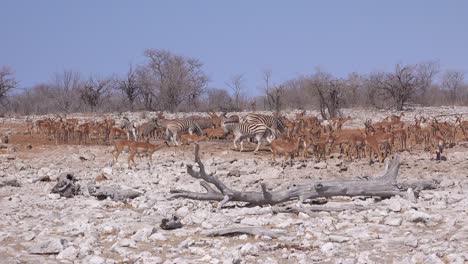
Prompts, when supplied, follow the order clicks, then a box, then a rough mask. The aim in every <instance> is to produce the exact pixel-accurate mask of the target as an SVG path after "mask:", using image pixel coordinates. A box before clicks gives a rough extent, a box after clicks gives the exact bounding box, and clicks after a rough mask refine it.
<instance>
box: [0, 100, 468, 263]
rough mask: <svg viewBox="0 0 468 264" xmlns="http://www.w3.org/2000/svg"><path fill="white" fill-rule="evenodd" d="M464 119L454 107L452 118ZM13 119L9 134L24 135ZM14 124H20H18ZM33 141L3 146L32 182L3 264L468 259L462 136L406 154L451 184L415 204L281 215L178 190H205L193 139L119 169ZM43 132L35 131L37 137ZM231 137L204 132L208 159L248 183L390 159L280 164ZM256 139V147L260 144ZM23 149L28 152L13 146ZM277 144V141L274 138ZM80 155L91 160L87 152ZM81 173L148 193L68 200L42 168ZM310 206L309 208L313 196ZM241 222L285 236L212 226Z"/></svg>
mask: <svg viewBox="0 0 468 264" xmlns="http://www.w3.org/2000/svg"><path fill="white" fill-rule="evenodd" d="M456 112H463V113H466V112H468V109H464V108H458V109H453V108H444V109H436V108H426V109H418V110H417V111H414V112H412V113H409V114H408V115H407V116H406V117H405V118H404V120H407V121H410V120H412V118H413V117H412V115H414V114H420V113H423V114H425V115H427V116H434V115H437V114H453V113H456ZM345 114H346V115H348V114H349V115H351V116H352V117H354V118H357V119H356V120H354V121H353V122H352V123H351V126H354V125H359V124H362V121H363V120H365V119H366V118H368V117H370V118H372V119H374V120H379V119H381V118H382V117H383V116H385V115H387V114H388V113H387V112H373V111H368V110H360V111H358V110H354V111H345ZM447 118H449V119H450V118H452V119H453V117H447ZM22 120H24V119H16V120H11V119H10V120H5V123H4V124H3V125H2V130H3V131H2V132H5V131H6V130H9V131H10V133H12V134H15V133H16V132H15V129H14V127H15V126H14V124H15V123H18V122H21V121H22ZM12 127H13V128H12ZM27 141H28V140H27V139H23V140H22V142H14V141H13V142H12V146H9V149H8V150H10V151H9V152H6V153H4V154H1V155H0V162H1V163H0V182H2V181H5V180H13V179H16V180H17V181H18V182H19V183H20V184H21V187H11V186H4V187H0V209H1V210H0V214H1V215H0V219H1V220H0V260H1V261H0V262H1V263H57V262H59V263H292V262H297V263H465V262H466V261H468V253H467V252H468V220H467V218H468V194H467V193H468V148H467V144H463V143H462V144H459V145H458V146H456V147H455V148H452V149H449V150H448V151H447V154H446V155H447V159H448V160H447V161H441V162H439V161H434V160H432V158H433V157H432V155H431V154H430V153H424V152H422V151H420V150H418V151H411V152H404V153H401V154H400V155H401V158H402V160H403V165H402V166H401V169H400V178H399V180H401V181H409V180H411V181H412V180H417V179H425V180H435V181H437V182H440V185H439V188H438V189H436V190H430V191H423V192H422V193H421V196H420V197H419V198H418V199H417V200H416V201H414V202H411V201H409V200H406V199H404V198H401V197H394V198H392V199H387V200H383V201H379V200H378V199H374V198H367V199H364V198H344V197H337V198H334V199H330V200H329V201H328V203H327V205H328V206H332V205H333V206H340V205H374V206H377V207H378V208H377V209H372V210H365V211H351V210H348V211H343V212H320V213H316V214H314V215H306V214H303V213H300V214H299V215H295V214H286V213H280V214H273V213H272V210H271V207H268V206H265V207H250V208H249V207H243V206H242V205H241V204H237V203H230V204H228V205H227V206H226V207H225V208H223V209H222V210H221V211H220V212H216V211H215V210H214V209H215V208H216V205H217V204H216V203H211V202H204V201H192V200H186V199H176V200H168V197H169V196H170V194H169V190H171V189H185V190H192V191H203V189H202V188H201V187H200V185H199V180H196V179H194V178H192V177H190V175H188V174H187V172H186V167H185V165H186V164H192V163H193V148H192V147H191V146H185V147H181V148H170V149H164V150H162V151H160V152H158V153H156V154H155V155H154V156H153V160H154V164H153V166H152V167H151V168H149V167H148V165H147V162H146V159H144V158H143V159H136V161H137V163H138V164H139V165H138V166H137V168H136V169H133V170H129V169H127V166H126V162H125V161H126V157H127V155H126V154H123V155H122V156H121V158H120V161H119V162H118V163H117V164H115V165H114V166H113V167H109V162H110V160H111V154H110V150H111V147H109V146H76V145H73V146H71V145H62V146H55V145H41V144H34V143H33V144H32V145H33V148H32V149H26V148H24V147H23V146H25V145H27V144H28V142H27ZM31 141H33V140H31ZM231 147H232V146H231V142H204V143H203V144H202V145H201V150H202V159H203V161H204V162H205V164H206V165H207V166H208V168H207V169H208V170H210V171H216V175H217V176H219V178H220V179H221V180H222V181H224V182H225V183H226V184H227V185H229V186H231V187H232V188H234V189H238V190H258V189H259V188H260V187H259V186H260V183H263V182H265V183H267V185H268V186H269V187H271V188H279V187H282V186H283V187H284V186H286V185H288V184H289V183H291V182H298V183H300V182H310V181H314V180H329V179H351V178H354V177H356V176H364V175H376V174H379V173H380V172H381V171H382V170H383V165H382V164H373V165H369V164H368V163H367V160H362V161H355V162H352V163H350V162H345V161H342V160H340V159H338V157H334V158H332V159H329V160H327V162H326V163H324V162H321V163H318V164H317V163H315V162H314V161H312V160H309V161H305V162H300V161H296V162H295V164H294V166H292V167H287V168H284V169H283V168H281V167H280V166H278V165H276V166H273V165H272V164H271V162H270V160H269V159H270V155H269V153H268V152H267V151H263V152H261V153H260V154H259V155H253V154H252V153H251V152H245V153H238V152H235V151H232V150H231ZM250 147H251V148H253V146H250ZM13 148H16V152H13V151H12V150H13ZM264 149H265V150H266V148H265V147H264ZM80 157H84V158H86V160H84V159H80ZM62 172H72V173H74V175H75V176H76V177H77V178H78V179H79V180H80V182H83V183H85V182H88V181H93V180H94V179H95V178H96V176H98V175H100V174H102V173H105V174H107V175H108V177H110V180H108V181H103V182H99V183H98V185H119V186H121V187H124V188H132V189H135V190H138V191H140V192H143V193H144V194H143V195H142V196H141V197H138V198H136V199H134V200H132V201H130V202H129V203H126V204H125V203H122V202H114V201H111V200H103V201H99V200H97V199H96V198H94V197H86V196H82V195H80V196H75V197H73V198H68V199H67V198H61V197H59V196H58V195H56V194H51V193H50V190H51V188H52V187H53V186H54V185H55V182H53V181H52V182H33V180H34V179H37V178H39V177H41V176H44V175H48V176H49V177H50V178H52V179H55V178H57V177H58V176H59V175H60V174H61V173H62ZM292 204H296V205H298V206H301V207H304V208H307V207H308V206H310V205H308V204H299V203H298V202H293V203H292ZM172 215H177V216H179V217H180V218H181V219H182V223H183V225H184V226H183V227H182V228H180V229H176V230H172V231H165V230H162V229H161V228H160V227H159V224H160V223H161V220H162V218H165V217H170V216H172ZM232 226H258V227H264V228H269V229H274V230H281V231H283V232H286V234H287V235H286V236H284V237H280V238H271V237H254V236H247V235H240V236H232V237H208V236H205V235H203V234H202V231H204V230H211V229H216V228H222V227H232Z"/></svg>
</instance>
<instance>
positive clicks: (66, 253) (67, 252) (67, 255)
mask: <svg viewBox="0 0 468 264" xmlns="http://www.w3.org/2000/svg"><path fill="white" fill-rule="evenodd" d="M77 256H78V250H77V249H76V248H75V247H72V246H70V247H67V248H66V249H64V250H62V251H61V252H60V253H59V254H58V256H57V259H68V260H73V259H76V257H77Z"/></svg>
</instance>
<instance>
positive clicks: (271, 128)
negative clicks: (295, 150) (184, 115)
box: [140, 113, 286, 152]
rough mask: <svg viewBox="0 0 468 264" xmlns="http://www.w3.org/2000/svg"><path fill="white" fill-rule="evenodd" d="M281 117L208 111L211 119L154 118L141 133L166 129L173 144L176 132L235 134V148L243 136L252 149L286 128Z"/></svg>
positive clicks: (145, 135) (175, 142)
mask: <svg viewBox="0 0 468 264" xmlns="http://www.w3.org/2000/svg"><path fill="white" fill-rule="evenodd" d="M283 120H284V117H281V116H269V115H263V114H255V113H250V114H247V115H246V116H244V117H243V118H239V117H238V116H237V115H232V116H230V117H227V116H226V113H223V114H221V115H220V116H217V115H216V114H215V113H210V118H208V119H207V118H190V119H181V120H167V119H164V118H161V117H160V118H156V119H154V124H155V126H154V129H155V130H148V129H145V132H146V133H140V135H142V136H143V137H147V135H148V132H150V133H152V132H153V131H156V129H157V128H158V127H160V128H163V129H164V130H165V139H166V141H168V142H171V143H172V144H173V145H174V146H178V145H179V142H178V141H177V137H178V135H182V134H186V133H188V134H190V135H193V134H196V135H198V136H203V135H208V136H209V137H210V138H211V135H212V134H214V135H222V136H221V137H223V138H226V137H227V135H228V134H232V135H233V136H234V141H233V144H234V148H235V149H238V146H237V142H240V151H243V150H244V146H243V142H244V140H245V139H255V141H256V142H257V147H256V148H255V150H254V152H257V151H258V150H259V148H260V145H261V143H262V141H264V140H266V141H268V142H269V143H271V142H272V140H274V139H275V138H276V137H277V136H278V135H279V134H283V133H285V131H286V127H285V124H284V122H283Z"/></svg>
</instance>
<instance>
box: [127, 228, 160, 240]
mask: <svg viewBox="0 0 468 264" xmlns="http://www.w3.org/2000/svg"><path fill="white" fill-rule="evenodd" d="M154 231H155V230H154V228H153V227H144V228H142V229H140V230H138V231H137V232H136V233H135V234H134V235H133V236H132V237H131V238H132V239H133V240H134V241H136V242H142V241H148V237H150V236H151V234H153V233H154Z"/></svg>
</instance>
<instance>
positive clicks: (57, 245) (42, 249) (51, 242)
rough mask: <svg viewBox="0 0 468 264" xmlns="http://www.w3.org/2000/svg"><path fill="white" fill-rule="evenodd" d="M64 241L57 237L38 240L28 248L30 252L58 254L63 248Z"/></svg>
mask: <svg viewBox="0 0 468 264" xmlns="http://www.w3.org/2000/svg"><path fill="white" fill-rule="evenodd" d="M65 242H66V241H65V240H63V239H58V238H49V239H46V240H39V241H37V242H35V243H34V244H33V245H31V246H30V247H29V248H28V252H29V253H31V254H58V253H60V251H62V250H63V244H64V243H65Z"/></svg>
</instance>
